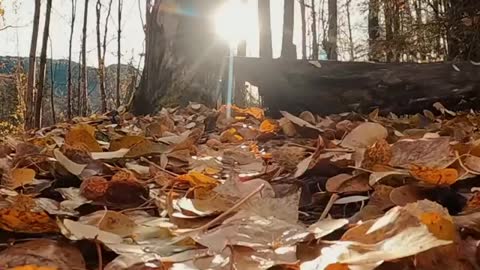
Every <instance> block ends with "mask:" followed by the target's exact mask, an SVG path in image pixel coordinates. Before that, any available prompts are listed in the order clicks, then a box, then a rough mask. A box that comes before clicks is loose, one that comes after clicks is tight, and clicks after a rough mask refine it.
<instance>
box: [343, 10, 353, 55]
mask: <svg viewBox="0 0 480 270" xmlns="http://www.w3.org/2000/svg"><path fill="white" fill-rule="evenodd" d="M351 4H352V0H347V2H346V3H345V7H346V9H347V24H348V41H349V44H348V48H349V52H350V61H354V60H355V46H354V44H353V31H352V18H351V15H350V5H351Z"/></svg>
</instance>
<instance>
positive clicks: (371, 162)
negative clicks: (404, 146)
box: [362, 139, 392, 169]
mask: <svg viewBox="0 0 480 270" xmlns="http://www.w3.org/2000/svg"><path fill="white" fill-rule="evenodd" d="M391 158H392V150H391V149H390V145H389V144H388V142H387V141H386V140H384V139H381V140H378V141H377V142H376V143H375V144H374V145H372V146H370V147H368V148H367V149H366V150H365V152H364V156H363V161H362V167H363V168H365V169H372V168H373V167H374V166H375V165H377V164H379V165H387V164H388V163H389V162H390V159H391Z"/></svg>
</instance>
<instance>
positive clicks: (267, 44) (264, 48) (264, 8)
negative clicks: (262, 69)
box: [258, 0, 273, 58]
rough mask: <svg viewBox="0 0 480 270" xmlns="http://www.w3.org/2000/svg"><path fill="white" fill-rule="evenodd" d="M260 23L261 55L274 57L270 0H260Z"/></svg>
mask: <svg viewBox="0 0 480 270" xmlns="http://www.w3.org/2000/svg"><path fill="white" fill-rule="evenodd" d="M258 24H259V36H260V37H259V40H260V57H262V58H272V57H273V51H272V25H271V17H270V0H260V1H258Z"/></svg>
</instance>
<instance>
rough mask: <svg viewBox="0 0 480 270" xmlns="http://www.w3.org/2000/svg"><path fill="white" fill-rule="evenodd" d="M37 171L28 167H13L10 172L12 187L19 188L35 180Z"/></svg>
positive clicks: (10, 185)
mask: <svg viewBox="0 0 480 270" xmlns="http://www.w3.org/2000/svg"><path fill="white" fill-rule="evenodd" d="M34 178H35V171H34V170H32V169H28V168H19V169H13V170H12V171H11V172H10V182H9V183H8V184H9V187H10V188H13V189H15V188H18V187H21V186H24V185H27V184H30V183H32V182H33V179H34Z"/></svg>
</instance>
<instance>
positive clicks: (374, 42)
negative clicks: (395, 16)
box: [368, 0, 380, 62]
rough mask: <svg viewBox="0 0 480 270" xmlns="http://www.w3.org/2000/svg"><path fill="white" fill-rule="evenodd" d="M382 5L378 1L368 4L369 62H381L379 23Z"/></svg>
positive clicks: (371, 1) (373, 0)
mask: <svg viewBox="0 0 480 270" xmlns="http://www.w3.org/2000/svg"><path fill="white" fill-rule="evenodd" d="M379 13H380V3H379V1H378V0H369V2H368V60H369V61H372V62H378V61H379V58H380V57H379V52H378V39H379V38H380V23H379Z"/></svg>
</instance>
